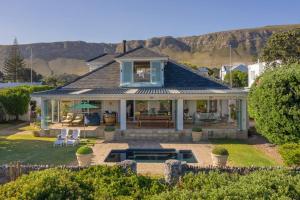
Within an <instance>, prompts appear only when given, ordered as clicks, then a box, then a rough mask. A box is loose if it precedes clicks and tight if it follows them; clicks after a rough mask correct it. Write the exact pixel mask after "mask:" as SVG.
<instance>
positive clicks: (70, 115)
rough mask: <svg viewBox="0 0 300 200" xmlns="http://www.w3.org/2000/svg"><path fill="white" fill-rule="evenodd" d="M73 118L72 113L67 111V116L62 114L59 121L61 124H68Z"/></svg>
mask: <svg viewBox="0 0 300 200" xmlns="http://www.w3.org/2000/svg"><path fill="white" fill-rule="evenodd" d="M73 119H74V113H68V114H67V116H63V120H62V121H61V124H62V125H64V124H67V125H70V124H72V121H73Z"/></svg>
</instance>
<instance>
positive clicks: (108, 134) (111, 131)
mask: <svg viewBox="0 0 300 200" xmlns="http://www.w3.org/2000/svg"><path fill="white" fill-rule="evenodd" d="M115 130H116V129H115V127H114V126H106V127H105V128H104V137H105V140H106V141H113V140H114V139H115Z"/></svg>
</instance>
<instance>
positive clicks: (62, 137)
mask: <svg viewBox="0 0 300 200" xmlns="http://www.w3.org/2000/svg"><path fill="white" fill-rule="evenodd" d="M68 136H69V129H61V130H60V134H59V135H57V139H56V140H55V141H54V144H53V146H54V147H55V146H61V147H62V146H63V145H64V144H65V141H66V139H67V138H68Z"/></svg>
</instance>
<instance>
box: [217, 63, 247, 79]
mask: <svg viewBox="0 0 300 200" xmlns="http://www.w3.org/2000/svg"><path fill="white" fill-rule="evenodd" d="M230 70H231V71H241V72H245V73H248V67H247V66H246V65H243V64H240V65H235V66H232V67H231V68H230V66H225V65H224V66H222V67H221V69H220V79H221V80H222V81H224V79H225V76H226V74H228V73H230Z"/></svg>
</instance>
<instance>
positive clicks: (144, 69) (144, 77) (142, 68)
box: [133, 61, 151, 82]
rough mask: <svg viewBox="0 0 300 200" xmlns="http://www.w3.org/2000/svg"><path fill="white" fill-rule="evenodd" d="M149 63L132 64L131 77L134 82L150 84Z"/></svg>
mask: <svg viewBox="0 0 300 200" xmlns="http://www.w3.org/2000/svg"><path fill="white" fill-rule="evenodd" d="M150 74H151V68H150V62H149V61H138V62H134V65H133V77H134V82H150V81H151V80H150Z"/></svg>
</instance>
